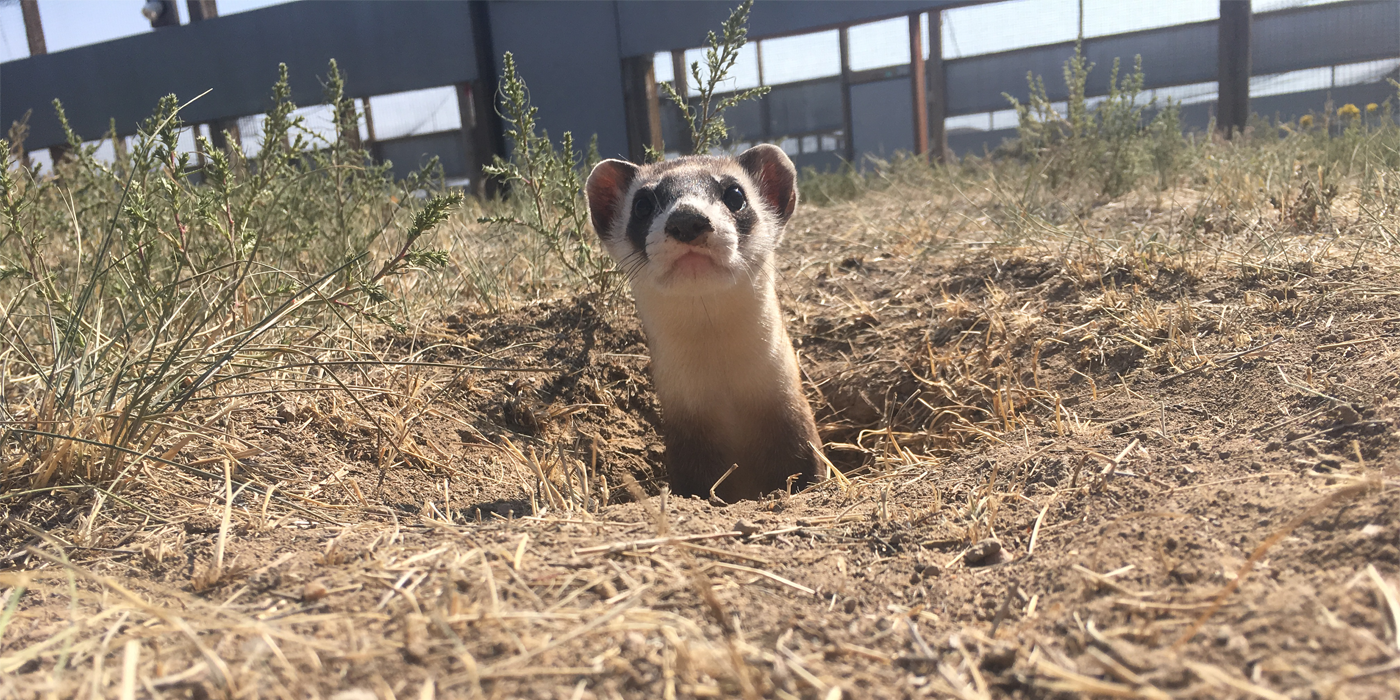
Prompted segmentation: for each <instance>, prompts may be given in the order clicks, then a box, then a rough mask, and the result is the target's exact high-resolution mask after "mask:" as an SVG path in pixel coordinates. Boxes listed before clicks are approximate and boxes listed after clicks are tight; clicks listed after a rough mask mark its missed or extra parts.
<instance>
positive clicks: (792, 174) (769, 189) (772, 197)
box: [738, 143, 797, 224]
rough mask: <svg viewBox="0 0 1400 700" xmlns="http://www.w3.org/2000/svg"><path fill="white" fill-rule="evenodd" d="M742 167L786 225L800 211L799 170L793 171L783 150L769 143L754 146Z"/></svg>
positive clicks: (741, 156)
mask: <svg viewBox="0 0 1400 700" xmlns="http://www.w3.org/2000/svg"><path fill="white" fill-rule="evenodd" d="M738 160H739V165H741V166H743V168H744V170H745V171H747V172H748V174H749V177H750V178H753V181H754V184H755V185H758V191H759V195H760V196H762V197H763V201H765V202H767V203H768V206H770V207H772V208H773V211H775V212H777V213H778V218H779V219H780V220H782V222H783V223H784V224H786V223H787V222H788V219H790V218H792V212H793V211H794V210H795V209H797V168H795V167H793V165H792V161H791V160H789V159H788V157H787V154H786V153H783V149H781V148H778V147H777V146H774V145H772V144H769V143H765V144H761V145H758V146H754V147H753V148H750V149H749V150H747V151H744V152H743V153H741V154H739V158H738Z"/></svg>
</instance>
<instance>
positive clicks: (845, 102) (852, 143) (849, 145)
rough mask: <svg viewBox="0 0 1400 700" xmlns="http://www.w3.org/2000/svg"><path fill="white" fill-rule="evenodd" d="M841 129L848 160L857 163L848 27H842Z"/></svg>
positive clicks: (852, 163) (844, 151)
mask: <svg viewBox="0 0 1400 700" xmlns="http://www.w3.org/2000/svg"><path fill="white" fill-rule="evenodd" d="M840 42H841V43H840V45H841V130H842V132H843V135H844V137H845V140H846V144H845V146H846V147H845V148H844V149H842V150H843V155H844V157H845V158H846V162H847V163H850V164H851V165H855V164H856V140H855V134H854V133H852V132H853V126H854V122H855V118H854V116H852V114H851V36H850V31H849V28H848V27H841V32H840Z"/></svg>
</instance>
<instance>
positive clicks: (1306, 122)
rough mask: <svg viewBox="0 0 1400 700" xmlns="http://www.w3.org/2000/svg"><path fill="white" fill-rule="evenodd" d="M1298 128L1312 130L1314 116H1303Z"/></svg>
mask: <svg viewBox="0 0 1400 700" xmlns="http://www.w3.org/2000/svg"><path fill="white" fill-rule="evenodd" d="M1298 126H1301V127H1303V128H1304V129H1311V128H1312V115H1311V114H1304V115H1303V118H1302V119H1299V120H1298Z"/></svg>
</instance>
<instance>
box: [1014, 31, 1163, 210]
mask: <svg viewBox="0 0 1400 700" xmlns="http://www.w3.org/2000/svg"><path fill="white" fill-rule="evenodd" d="M1081 49H1082V47H1081V46H1079V45H1076V46H1075V49H1074V56H1073V57H1071V58H1070V60H1069V61H1066V62H1065V67H1064V79H1065V86H1066V88H1068V92H1069V99H1068V101H1067V107H1066V114H1065V115H1060V114H1059V112H1058V111H1057V110H1056V109H1055V107H1054V105H1053V104H1052V103H1051V102H1050V99H1049V98H1048V97H1047V96H1046V90H1045V81H1044V79H1043V78H1042V77H1039V76H1035V75H1028V76H1027V82H1028V83H1029V84H1030V99H1029V101H1028V102H1027V103H1026V104H1022V103H1021V102H1020V101H1019V100H1017V99H1016V98H1014V97H1012V96H1010V95H1006V98H1007V100H1009V101H1010V102H1011V106H1012V107H1013V108H1015V110H1016V116H1017V118H1018V125H1017V132H1018V135H1019V136H1020V144H1019V145H1020V149H1021V152H1022V154H1023V155H1024V156H1025V157H1027V158H1029V159H1030V160H1031V161H1032V162H1035V163H1037V164H1039V165H1041V166H1042V167H1043V169H1044V172H1045V176H1046V177H1047V178H1048V180H1049V185H1050V188H1051V189H1061V188H1063V187H1064V186H1066V185H1068V184H1070V183H1073V182H1079V181H1082V180H1086V179H1087V180H1089V181H1090V182H1092V183H1094V185H1095V186H1096V188H1097V189H1098V190H1099V192H1100V193H1102V194H1103V195H1106V196H1109V197H1116V196H1119V195H1121V194H1123V193H1125V192H1128V191H1130V190H1132V189H1133V188H1134V187H1135V186H1137V183H1138V181H1139V180H1140V179H1141V177H1142V176H1143V175H1144V174H1145V173H1146V172H1147V171H1149V170H1155V171H1156V172H1157V175H1158V182H1159V183H1160V184H1161V186H1164V187H1165V186H1166V184H1167V182H1168V181H1169V180H1170V179H1172V178H1174V177H1175V176H1176V175H1177V174H1178V173H1179V172H1180V169H1181V165H1182V156H1183V152H1184V151H1185V147H1184V146H1185V144H1184V141H1183V136H1182V134H1181V126H1180V123H1181V122H1180V116H1179V107H1178V105H1176V104H1175V103H1173V102H1171V101H1170V100H1168V101H1167V103H1166V104H1165V105H1164V106H1163V107H1162V108H1161V109H1158V108H1157V100H1156V98H1155V97H1154V98H1152V99H1150V100H1147V101H1145V102H1144V101H1143V100H1142V99H1141V96H1142V85H1143V73H1142V57H1141V56H1139V57H1138V58H1137V60H1136V61H1135V62H1134V64H1133V70H1132V72H1131V73H1129V74H1127V75H1125V76H1123V77H1122V79H1121V80H1120V79H1119V76H1118V73H1119V65H1118V60H1117V59H1114V61H1113V71H1112V73H1110V74H1109V80H1108V86H1109V93H1108V96H1107V97H1106V98H1105V99H1103V100H1102V101H1101V102H1099V103H1098V104H1097V105H1092V106H1091V105H1090V104H1089V101H1088V100H1087V99H1086V98H1085V84H1086V83H1087V81H1088V78H1089V73H1090V71H1092V70H1093V68H1094V66H1093V64H1091V63H1089V62H1088V61H1087V60H1086V59H1085V58H1084V54H1083V52H1082V50H1081ZM1149 115H1151V116H1149Z"/></svg>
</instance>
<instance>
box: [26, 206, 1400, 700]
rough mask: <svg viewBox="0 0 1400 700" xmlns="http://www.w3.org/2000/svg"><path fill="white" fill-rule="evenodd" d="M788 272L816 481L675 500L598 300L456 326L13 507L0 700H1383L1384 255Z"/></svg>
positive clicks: (1398, 321) (1391, 556)
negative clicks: (818, 469)
mask: <svg viewBox="0 0 1400 700" xmlns="http://www.w3.org/2000/svg"><path fill="white" fill-rule="evenodd" d="M798 221H799V222H803V221H805V220H804V219H799V220H798ZM801 250H802V251H803V253H802V255H794V254H788V255H787V259H788V260H789V261H790V262H788V263H787V265H786V268H785V271H784V280H785V281H784V294H785V297H786V305H787V311H788V315H789V323H790V328H791V330H792V331H793V336H794V339H795V342H796V344H797V345H798V351H799V353H800V354H801V359H802V365H803V368H804V372H805V374H806V379H807V383H808V389H809V396H810V397H811V399H812V402H813V405H814V407H815V409H816V411H817V414H818V422H819V424H820V425H821V429H822V432H823V438H824V439H825V440H826V442H827V454H828V455H829V457H830V459H831V460H832V462H833V463H834V465H835V466H836V467H837V468H838V469H839V470H841V471H842V472H844V477H840V478H836V479H833V480H831V481H828V482H826V483H823V484H820V485H818V486H815V487H813V488H811V489H809V490H807V491H804V492H801V493H792V494H774V495H773V496H772V497H770V498H768V499H766V500H764V501H762V502H744V503H738V504H723V503H714V502H707V501H704V500H699V499H681V498H675V497H667V496H665V495H664V492H663V486H664V469H663V468H662V466H661V454H662V450H661V446H660V444H659V439H658V437H657V432H656V429H655V426H656V423H657V421H658V420H659V415H658V408H657V406H656V403H655V399H654V396H653V394H652V391H651V388H650V382H649V379H648V376H647V372H648V360H647V354H646V346H645V340H644V337H643V335H642V332H641V330H640V327H639V325H638V323H637V321H636V320H635V317H634V315H633V313H632V311H631V309H630V307H629V306H628V305H627V304H626V302H625V301H624V302H623V303H621V304H616V305H612V306H608V305H604V304H602V303H601V302H597V301H593V300H590V299H589V298H587V297H569V298H560V299H556V300H550V301H543V302H538V303H534V304H530V305H527V306H525V307H523V308H518V309H516V310H514V311H511V312H509V313H506V314H504V315H489V314H484V313H473V312H470V311H462V312H461V313H459V314H456V315H451V316H448V317H446V318H443V319H441V320H440V321H438V322H434V323H430V324H428V326H427V327H426V330H423V331H421V332H418V333H416V334H414V335H386V336H384V337H383V338H381V339H380V340H379V341H377V344H376V345H375V350H374V355H373V356H366V357H365V358H364V360H365V363H364V364H340V365H334V366H326V365H323V366H321V367H315V368H307V369H306V370H304V371H302V373H301V374H286V375H284V376H282V377H281V378H279V380H278V382H277V383H276V384H269V383H264V384H262V385H252V384H250V385H248V386H245V387H244V388H243V394H244V395H243V396H241V397H238V398H236V399H233V400H232V401H233V402H232V403H230V401H228V400H225V401H222V402H217V403H215V402H211V403H210V404H209V406H210V408H209V410H208V411H207V412H206V413H205V414H203V415H200V416H197V417H193V418H190V421H191V422H192V424H197V425H200V426H204V427H203V428H202V432H198V434H199V435H200V436H203V437H200V438H198V439H192V440H190V441H189V442H188V443H187V444H178V445H177V444H172V445H169V446H166V449H167V450H168V452H167V453H166V454H167V456H168V458H169V459H170V460H171V461H173V462H178V463H180V464H182V465H185V469H184V470H176V469H172V468H169V467H166V466H162V465H160V464H157V463H150V464H148V465H147V467H146V468H145V470H144V473H142V474H140V475H138V476H137V477H136V479H135V480H133V481H132V482H131V483H127V484H123V485H121V488H120V489H119V490H117V491H115V492H112V493H110V494H104V495H102V496H100V497H97V498H93V497H91V496H90V495H83V496H81V497H79V496H71V497H65V496H63V495H62V494H59V495H52V496H47V497H44V498H41V499H38V500H24V501H23V502H22V504H20V502H19V501H3V500H0V511H3V514H5V515H7V516H8V517H9V520H7V521H6V522H5V524H3V525H0V557H3V559H0V592H3V593H4V594H5V596H4V598H3V600H4V601H5V602H6V603H7V605H8V606H9V608H10V609H11V611H7V612H6V613H4V614H5V615H6V616H7V617H6V618H0V620H7V621H0V630H3V638H0V696H3V697H22V698H29V697H83V698H94V699H95V698H97V697H104V696H106V697H137V696H141V697H147V696H149V697H171V698H174V697H193V698H206V697H237V698H254V697H279V698H293V697H296V698H300V697H321V698H341V699H342V700H349V699H351V698H354V699H359V698H376V697H377V698H380V699H381V700H387V699H389V698H425V699H426V698H433V697H437V696H442V697H488V698H516V697H519V698H551V699H553V698H560V699H568V698H673V697H678V698H688V697H747V698H755V697H776V698H796V697H800V698H838V697H855V698H909V697H939V698H943V697H958V698H1049V697H1077V696H1103V697H1142V698H1167V697H1180V698H1227V697H1259V698H1313V697H1319V698H1321V697H1328V698H1393V697H1397V696H1400V652H1397V640H1396V632H1395V625H1396V620H1397V616H1400V607H1398V606H1400V602H1397V598H1396V586H1397V584H1398V583H1400V491H1397V489H1396V485H1397V481H1398V480H1400V462H1397V456H1400V452H1398V451H1397V443H1400V432H1397V430H1400V426H1397V420H1400V403H1397V394H1400V286H1397V284H1396V281H1397V277H1396V275H1395V273H1394V271H1393V270H1390V269H1388V268H1387V269H1383V268H1380V267H1368V266H1367V265H1366V264H1360V263H1359V264H1346V265H1327V266H1324V265H1287V266H1283V265H1280V266H1268V265H1261V266H1249V265H1224V264H1222V265H1217V266H1215V267H1214V268H1213V269H1212V267H1211V266H1209V265H1204V264H1193V265H1190V266H1187V265H1183V264H1175V263H1173V262H1171V261H1170V260H1158V259H1151V258H1148V257H1142V256H1138V257H1134V258H1130V259H1129V260H1128V261H1127V262H1116V263H1107V262H1102V261H1099V262H1092V263H1091V262H1088V261H1086V260H1083V259H1068V258H1064V257H1057V256H1042V255H1038V254H1032V253H1026V252H1020V253H1017V252H1009V253H1007V252H996V251H980V252H979V251H976V250H969V251H964V252H961V253H959V254H957V255H951V256H950V255H946V254H944V255H937V256H933V255H925V254H923V253H920V252H919V251H917V250H902V249H898V248H895V249H891V250H886V251H882V250H878V249H874V248H871V247H868V246H867V247H852V246H841V245H836V244H832V245H826V244H817V243H810V242H809V244H808V245H806V246H805V247H803V248H801ZM793 260H802V262H800V263H798V262H792V261H793ZM385 362H390V363H394V362H397V363H404V364H384V363H385ZM230 406H231V407H232V408H231V409H230V408H229V407H230ZM210 436H212V437H210ZM631 477H635V479H636V481H637V482H639V484H631V483H630V478H631ZM638 489H640V490H643V491H645V492H646V494H647V497H646V499H645V500H644V501H643V502H637V501H636V500H635V499H634V498H633V496H632V495H630V494H631V493H635V492H638ZM19 586H22V587H23V589H22V594H21V589H20V588H18V587H19Z"/></svg>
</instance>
